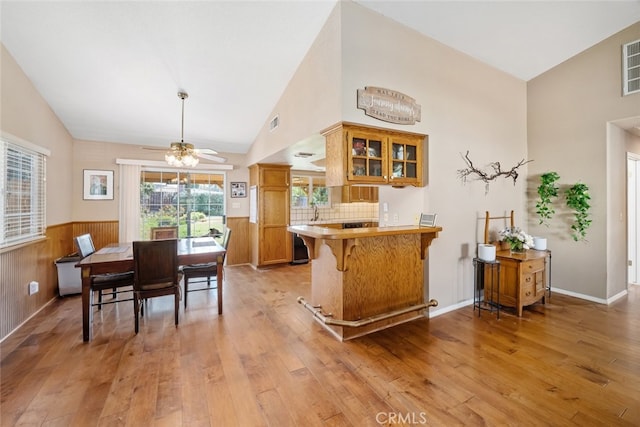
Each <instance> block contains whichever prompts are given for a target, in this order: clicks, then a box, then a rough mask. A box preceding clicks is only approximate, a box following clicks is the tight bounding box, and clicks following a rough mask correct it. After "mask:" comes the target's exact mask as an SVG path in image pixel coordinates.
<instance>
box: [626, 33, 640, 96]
mask: <svg viewBox="0 0 640 427" xmlns="http://www.w3.org/2000/svg"><path fill="white" fill-rule="evenodd" d="M622 61H623V63H622V73H623V76H622V84H623V93H624V94H625V95H631V94H632V93H640V40H636V41H634V42H631V43H627V44H625V45H624V46H623V47H622Z"/></svg>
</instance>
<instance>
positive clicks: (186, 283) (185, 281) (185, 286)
mask: <svg viewBox="0 0 640 427" xmlns="http://www.w3.org/2000/svg"><path fill="white" fill-rule="evenodd" d="M187 295H189V279H188V278H187V276H184V308H187Z"/></svg>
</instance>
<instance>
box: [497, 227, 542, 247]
mask: <svg viewBox="0 0 640 427" xmlns="http://www.w3.org/2000/svg"><path fill="white" fill-rule="evenodd" d="M498 236H499V239H500V241H501V242H507V243H508V244H509V248H510V249H511V252H524V251H526V250H527V249H531V248H533V237H532V236H530V235H529V234H527V233H525V232H524V231H523V230H522V229H521V228H520V227H507V228H505V229H503V230H501V231H500V233H498Z"/></svg>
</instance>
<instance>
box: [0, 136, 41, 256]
mask: <svg viewBox="0 0 640 427" xmlns="http://www.w3.org/2000/svg"><path fill="white" fill-rule="evenodd" d="M48 154H49V152H48V150H44V149H42V148H40V147H37V146H35V145H33V144H30V143H28V142H26V141H18V140H17V138H15V139H14V138H9V137H6V136H3V137H2V139H0V164H1V165H2V173H0V195H1V196H2V197H0V212H2V221H0V222H1V225H0V227H1V229H0V233H1V234H0V247H7V246H11V245H16V244H19V243H24V242H29V241H32V240H35V239H37V238H39V237H43V236H44V234H45V231H46V223H45V220H46V218H45V211H46V182H45V181H46V180H45V177H46V157H45V156H46V155H48Z"/></svg>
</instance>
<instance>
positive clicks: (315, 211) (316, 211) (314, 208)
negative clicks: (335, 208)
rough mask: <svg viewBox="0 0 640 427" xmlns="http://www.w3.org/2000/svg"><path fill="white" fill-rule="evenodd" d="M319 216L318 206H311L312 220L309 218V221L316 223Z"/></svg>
mask: <svg viewBox="0 0 640 427" xmlns="http://www.w3.org/2000/svg"><path fill="white" fill-rule="evenodd" d="M319 216H320V214H319V213H318V206H317V205H313V218H311V221H317V220H318V217H319Z"/></svg>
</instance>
